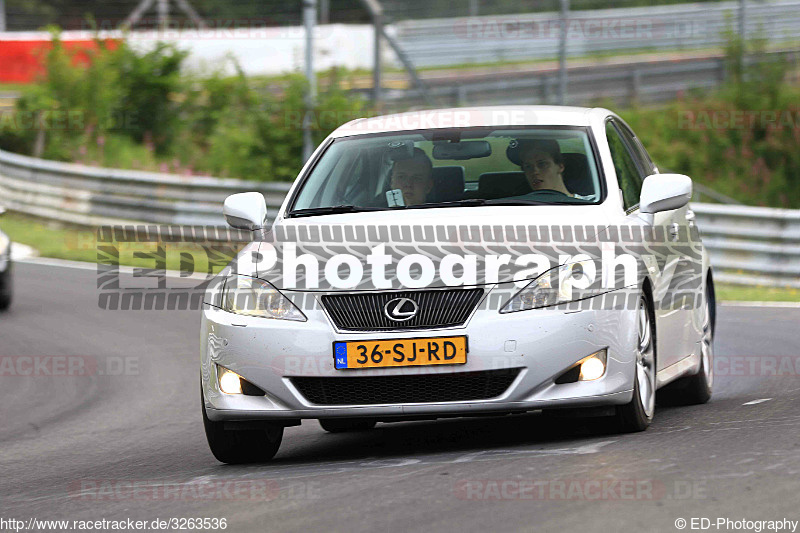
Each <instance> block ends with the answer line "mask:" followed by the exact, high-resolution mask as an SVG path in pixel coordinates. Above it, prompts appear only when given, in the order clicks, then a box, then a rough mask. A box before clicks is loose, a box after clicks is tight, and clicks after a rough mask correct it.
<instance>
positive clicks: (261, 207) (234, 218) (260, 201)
mask: <svg viewBox="0 0 800 533" xmlns="http://www.w3.org/2000/svg"><path fill="white" fill-rule="evenodd" d="M222 214H223V215H225V220H226V221H227V222H228V224H230V225H231V226H233V227H234V228H236V229H247V230H257V229H261V228H263V227H264V224H266V222H267V202H265V201H264V195H263V194H261V193H260V192H242V193H239V194H232V195H230V196H228V197H227V198H225V203H224V204H223V206H222Z"/></svg>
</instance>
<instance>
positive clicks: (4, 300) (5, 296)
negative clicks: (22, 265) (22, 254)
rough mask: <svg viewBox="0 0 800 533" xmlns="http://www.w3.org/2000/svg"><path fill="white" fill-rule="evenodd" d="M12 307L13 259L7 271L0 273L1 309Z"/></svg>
mask: <svg viewBox="0 0 800 533" xmlns="http://www.w3.org/2000/svg"><path fill="white" fill-rule="evenodd" d="M9 307H11V261H10V260H9V264H8V265H7V266H6V271H5V272H4V273H2V274H0V311H5V310H7V309H8V308H9Z"/></svg>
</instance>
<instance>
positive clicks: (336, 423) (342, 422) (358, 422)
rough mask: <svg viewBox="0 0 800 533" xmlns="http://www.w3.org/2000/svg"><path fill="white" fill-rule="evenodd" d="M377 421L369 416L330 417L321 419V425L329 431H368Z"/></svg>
mask: <svg viewBox="0 0 800 533" xmlns="http://www.w3.org/2000/svg"><path fill="white" fill-rule="evenodd" d="M376 423H377V422H375V421H374V420H370V419H368V418H363V419H362V418H328V419H324V420H320V421H319V425H320V426H322V429H324V430H325V431H327V432H328V433H345V432H348V431H366V430H368V429H372V428H374V427H375V424H376Z"/></svg>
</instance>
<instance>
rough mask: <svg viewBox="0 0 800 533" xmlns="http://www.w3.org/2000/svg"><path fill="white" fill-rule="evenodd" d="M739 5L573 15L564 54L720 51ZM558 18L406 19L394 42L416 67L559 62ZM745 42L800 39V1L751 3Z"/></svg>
mask: <svg viewBox="0 0 800 533" xmlns="http://www.w3.org/2000/svg"><path fill="white" fill-rule="evenodd" d="M738 12H739V2H738V1H728V2H718V3H717V2H714V3H701V4H697V3H695V4H676V5H665V6H649V7H637V8H616V9H602V10H590V11H572V12H570V13H569V17H568V33H567V55H568V56H569V57H582V56H587V55H591V54H596V53H604V52H610V51H616V52H624V51H638V50H643V49H651V50H659V51H662V52H665V51H677V50H690V49H700V48H718V47H719V46H721V45H723V44H724V43H725V40H726V36H725V32H726V31H727V30H734V31H735V30H736V25H737V16H738ZM558 28H559V18H558V13H557V12H552V13H519V14H514V15H493V16H485V17H462V18H447V19H429V20H407V21H402V22H398V23H396V24H394V25H393V27H392V31H394V32H395V33H396V37H397V41H398V42H399V44H400V46H401V47H402V48H403V50H404V51H405V53H406V54H407V55H408V57H409V59H410V60H411V61H412V62H413V63H414V65H415V66H417V67H436V66H440V67H441V66H452V65H462V64H468V63H495V62H510V61H528V60H538V59H552V58H555V57H556V56H557V55H558V42H559V31H558ZM746 32H747V38H748V39H750V38H753V37H764V38H766V39H768V40H769V41H770V42H772V43H780V42H790V41H797V40H798V39H800V1H798V0H770V1H767V2H753V1H750V2H748V3H747V18H746Z"/></svg>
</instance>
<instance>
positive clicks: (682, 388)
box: [659, 289, 715, 405]
mask: <svg viewBox="0 0 800 533" xmlns="http://www.w3.org/2000/svg"><path fill="white" fill-rule="evenodd" d="M713 294H714V293H713V289H711V290H709V289H706V295H705V296H706V297H705V299H704V302H703V337H702V340H701V347H700V369H699V370H698V372H697V374H695V375H693V376H687V377H685V378H680V379H678V380H675V381H674V382H672V383H670V384H669V385H667V386H666V387H665V388H664V390H663V391H662V392H660V396H659V401H661V402H662V403H663V404H665V405H700V404H704V403H706V402H708V400H710V399H711V393H712V390H713V388H714V306H715V302H714V296H713Z"/></svg>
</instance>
